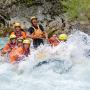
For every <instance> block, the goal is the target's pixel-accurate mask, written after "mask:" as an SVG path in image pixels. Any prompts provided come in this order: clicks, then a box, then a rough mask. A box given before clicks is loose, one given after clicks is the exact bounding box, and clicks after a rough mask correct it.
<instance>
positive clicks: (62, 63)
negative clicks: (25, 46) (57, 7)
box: [0, 31, 90, 90]
mask: <svg viewBox="0 0 90 90" xmlns="http://www.w3.org/2000/svg"><path fill="white" fill-rule="evenodd" d="M0 41H1V39H0ZM6 41H7V40H6ZM6 41H1V42H2V43H1V42H0V43H1V45H4V44H5V43H6ZM2 47H3V46H2ZM6 59H7V58H6ZM89 76H90V36H88V35H87V34H85V33H83V32H80V31H77V32H74V33H72V34H71V35H70V36H69V39H68V41H67V42H66V43H61V44H60V45H59V46H57V47H54V48H51V47H50V46H48V45H44V46H40V47H39V48H38V50H36V51H34V50H31V55H30V56H29V57H27V58H25V61H22V62H21V63H19V64H15V65H11V64H9V63H0V90H90V77H89Z"/></svg>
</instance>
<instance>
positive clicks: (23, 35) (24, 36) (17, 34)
mask: <svg viewBox="0 0 90 90" xmlns="http://www.w3.org/2000/svg"><path fill="white" fill-rule="evenodd" d="M13 34H14V35H16V37H17V38H19V37H22V38H26V32H24V31H20V32H12V33H11V35H13Z"/></svg>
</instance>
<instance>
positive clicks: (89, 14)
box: [62, 0, 90, 21]
mask: <svg viewBox="0 0 90 90" xmlns="http://www.w3.org/2000/svg"><path fill="white" fill-rule="evenodd" d="M62 4H63V5H64V9H63V10H64V11H66V14H67V16H68V17H69V20H72V21H74V20H77V19H79V20H86V19H88V20H90V0H63V1H62Z"/></svg>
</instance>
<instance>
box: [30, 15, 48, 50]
mask: <svg viewBox="0 0 90 90" xmlns="http://www.w3.org/2000/svg"><path fill="white" fill-rule="evenodd" d="M31 24H32V26H31V27H30V28H29V30H28V32H29V35H28V37H30V38H32V39H33V46H34V48H37V47H38V46H39V45H41V44H44V41H43V39H45V38H47V34H46V32H45V31H44V29H43V26H42V25H39V24H38V20H37V18H36V17H35V16H33V17H31Z"/></svg>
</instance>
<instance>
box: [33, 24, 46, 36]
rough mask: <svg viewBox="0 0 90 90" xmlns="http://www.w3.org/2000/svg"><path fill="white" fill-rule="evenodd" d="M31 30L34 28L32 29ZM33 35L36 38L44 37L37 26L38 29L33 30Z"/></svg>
mask: <svg viewBox="0 0 90 90" xmlns="http://www.w3.org/2000/svg"><path fill="white" fill-rule="evenodd" d="M33 28H34V27H33ZM33 34H34V35H36V36H37V37H38V36H42V37H45V35H44V32H43V31H42V30H41V29H40V27H39V25H38V28H37V29H36V28H34V33H33Z"/></svg>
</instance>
